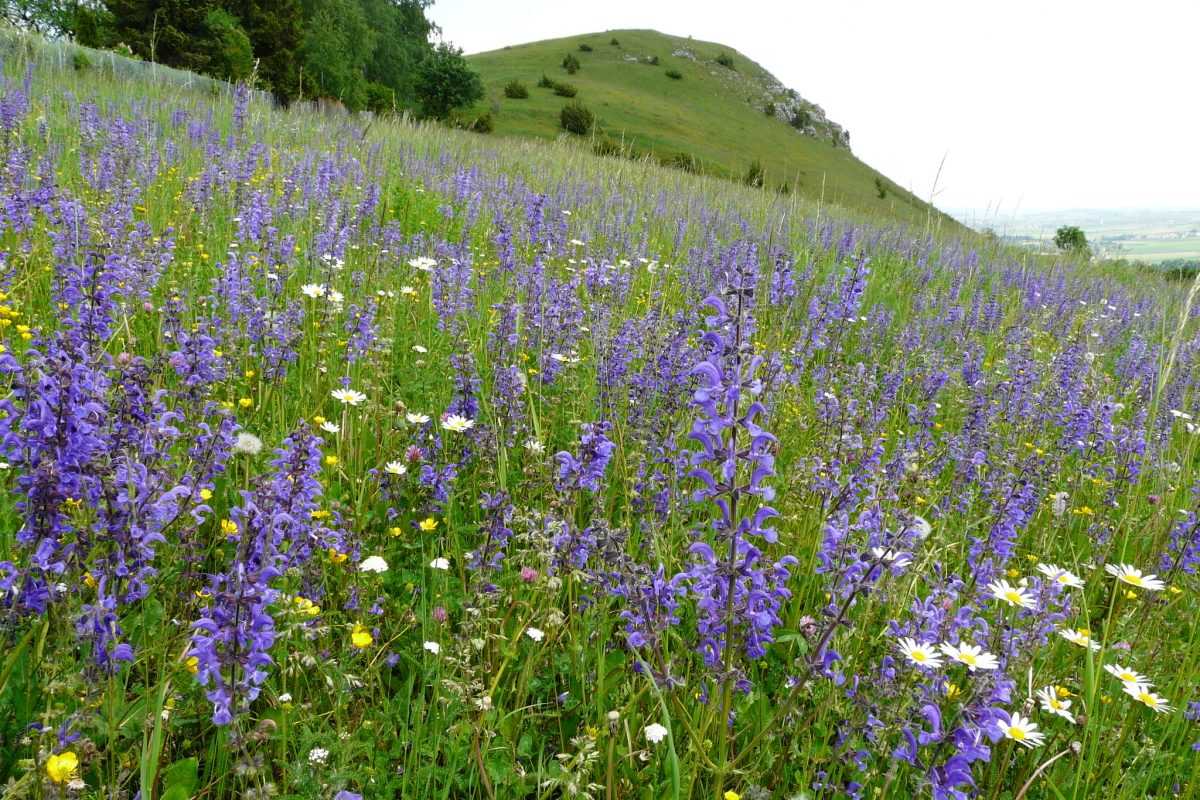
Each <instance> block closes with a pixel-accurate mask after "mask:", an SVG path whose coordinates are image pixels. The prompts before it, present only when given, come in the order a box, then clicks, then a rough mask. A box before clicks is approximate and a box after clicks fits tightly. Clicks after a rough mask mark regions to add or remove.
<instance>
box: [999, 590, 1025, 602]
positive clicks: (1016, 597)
mask: <svg viewBox="0 0 1200 800" xmlns="http://www.w3.org/2000/svg"><path fill="white" fill-rule="evenodd" d="M1004 599H1005V600H1007V601H1008V602H1010V603H1020V602H1021V601H1022V600H1024V599H1025V595H1023V594H1021V593H1020V592H1015V591H1014V592H1005V593H1004Z"/></svg>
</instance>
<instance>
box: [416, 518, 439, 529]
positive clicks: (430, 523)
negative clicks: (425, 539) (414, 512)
mask: <svg viewBox="0 0 1200 800" xmlns="http://www.w3.org/2000/svg"><path fill="white" fill-rule="evenodd" d="M437 526H438V521H437V520H436V519H434V518H433V517H429V518H427V519H423V520H421V522H420V528H421V530H423V531H431V530H433V529H434V528H436V527H437Z"/></svg>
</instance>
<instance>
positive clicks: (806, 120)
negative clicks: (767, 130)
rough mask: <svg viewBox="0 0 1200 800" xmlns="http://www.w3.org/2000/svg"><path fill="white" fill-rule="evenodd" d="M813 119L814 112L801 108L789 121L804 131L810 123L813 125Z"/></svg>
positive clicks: (797, 128)
mask: <svg viewBox="0 0 1200 800" xmlns="http://www.w3.org/2000/svg"><path fill="white" fill-rule="evenodd" d="M812 121H813V119H812V114H810V113H808V111H807V110H806V109H803V108H801V109H800V110H798V111H797V112H796V113H795V114H793V115H792V118H791V119H790V120H789V123H790V124H791V126H792V127H793V128H795V129H796V130H798V131H802V130H804V129H805V128H807V127H808V126H809V125H812Z"/></svg>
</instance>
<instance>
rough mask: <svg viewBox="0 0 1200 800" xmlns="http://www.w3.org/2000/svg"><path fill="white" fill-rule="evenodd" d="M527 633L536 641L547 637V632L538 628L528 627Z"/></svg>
mask: <svg viewBox="0 0 1200 800" xmlns="http://www.w3.org/2000/svg"><path fill="white" fill-rule="evenodd" d="M525 635H526V636H528V637H529V638H530V639H533V640H534V641H535V642H540V641H541V640H542V639H545V638H546V632H545V631H543V630H539V629H538V628H526V629H525Z"/></svg>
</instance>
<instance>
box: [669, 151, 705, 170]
mask: <svg viewBox="0 0 1200 800" xmlns="http://www.w3.org/2000/svg"><path fill="white" fill-rule="evenodd" d="M658 163H660V164H662V165H663V166H664V167H674V168H675V169H681V170H683V171H684V172H691V173H694V174H699V173H701V172H703V171H704V164H703V162H702V161H700V159H698V158H696V157H695V156H694V155H692V154H691V153H685V152H683V151H682V150H681V151H679V152H678V153H675V154H674V155H669V156H663V157H662V158H660V159H659V160H658Z"/></svg>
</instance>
